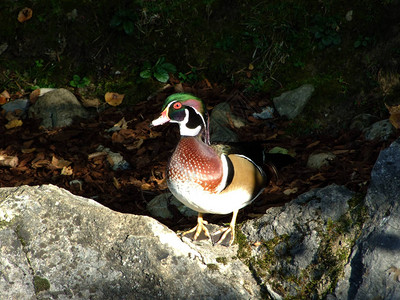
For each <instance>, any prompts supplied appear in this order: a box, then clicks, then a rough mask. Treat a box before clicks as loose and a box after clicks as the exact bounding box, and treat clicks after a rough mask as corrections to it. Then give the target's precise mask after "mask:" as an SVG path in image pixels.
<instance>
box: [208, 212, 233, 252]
mask: <svg viewBox="0 0 400 300" xmlns="http://www.w3.org/2000/svg"><path fill="white" fill-rule="evenodd" d="M237 214H238V211H237V210H236V211H234V212H233V215H232V221H231V223H230V224H229V227H227V228H223V229H221V230H218V231H217V232H215V233H214V234H213V239H212V241H213V243H215V244H217V245H223V246H227V247H229V246H232V244H233V242H234V241H235V225H236V217H237Z"/></svg>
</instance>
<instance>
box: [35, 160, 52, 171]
mask: <svg viewBox="0 0 400 300" xmlns="http://www.w3.org/2000/svg"><path fill="white" fill-rule="evenodd" d="M49 164H50V162H49V161H48V160H47V159H39V160H35V161H34V162H32V168H34V169H37V168H42V167H47V166H48V165H49Z"/></svg>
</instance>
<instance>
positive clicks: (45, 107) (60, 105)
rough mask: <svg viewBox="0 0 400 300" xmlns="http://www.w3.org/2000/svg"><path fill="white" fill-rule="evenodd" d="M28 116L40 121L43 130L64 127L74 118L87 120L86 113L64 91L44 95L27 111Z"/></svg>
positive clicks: (69, 93)
mask: <svg viewBox="0 0 400 300" xmlns="http://www.w3.org/2000/svg"><path fill="white" fill-rule="evenodd" d="M29 116H30V117H32V118H39V119H42V123H41V125H42V126H43V127H45V128H58V127H65V126H69V125H71V124H72V122H73V121H74V119H76V118H87V117H88V116H89V114H88V112H87V111H86V110H85V108H84V107H83V106H82V105H81V103H80V102H79V101H78V99H76V97H75V95H74V94H72V93H71V92H70V91H68V90H66V89H56V90H54V91H50V92H48V93H45V94H44V95H43V96H40V97H39V99H38V100H37V101H36V102H35V104H34V105H32V106H31V107H30V109H29Z"/></svg>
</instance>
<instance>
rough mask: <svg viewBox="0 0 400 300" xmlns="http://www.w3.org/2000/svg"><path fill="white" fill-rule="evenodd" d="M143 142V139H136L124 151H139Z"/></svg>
mask: <svg viewBox="0 0 400 300" xmlns="http://www.w3.org/2000/svg"><path fill="white" fill-rule="evenodd" d="M143 141H144V140H143V139H138V140H136V141H134V142H133V144H132V145H130V146H127V147H126V149H128V150H135V149H139V148H140V147H141V146H142V144H143Z"/></svg>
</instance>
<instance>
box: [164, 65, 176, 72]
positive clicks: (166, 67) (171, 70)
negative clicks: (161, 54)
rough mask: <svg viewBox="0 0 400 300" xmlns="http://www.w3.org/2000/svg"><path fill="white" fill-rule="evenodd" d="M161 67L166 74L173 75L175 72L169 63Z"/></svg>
mask: <svg viewBox="0 0 400 300" xmlns="http://www.w3.org/2000/svg"><path fill="white" fill-rule="evenodd" d="M161 67H162V68H163V69H164V70H165V71H167V72H168V73H175V72H176V67H175V66H174V65H173V64H170V63H163V64H162V65H161Z"/></svg>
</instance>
